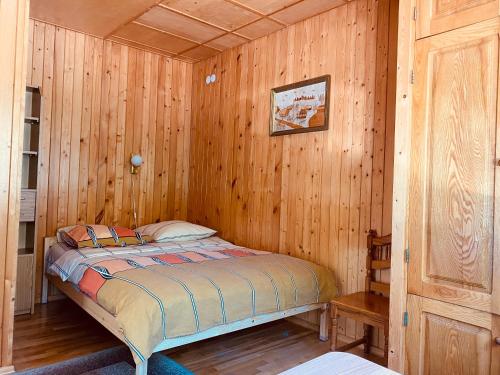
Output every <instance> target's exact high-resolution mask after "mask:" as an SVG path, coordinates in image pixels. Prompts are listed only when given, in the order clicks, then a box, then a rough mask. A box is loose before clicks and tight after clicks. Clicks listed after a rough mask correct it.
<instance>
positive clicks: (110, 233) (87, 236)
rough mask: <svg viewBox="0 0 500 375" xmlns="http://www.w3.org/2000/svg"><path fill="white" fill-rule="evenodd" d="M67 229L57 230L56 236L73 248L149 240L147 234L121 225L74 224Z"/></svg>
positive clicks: (136, 242)
mask: <svg viewBox="0 0 500 375" xmlns="http://www.w3.org/2000/svg"><path fill="white" fill-rule="evenodd" d="M68 229H69V230H59V231H58V236H60V238H61V239H62V240H63V241H64V242H65V243H67V244H68V245H69V246H72V247H75V248H83V247H105V246H127V245H143V244H145V243H147V242H149V241H150V238H148V237H147V236H143V235H142V234H140V233H139V232H135V231H133V230H132V229H128V228H123V227H108V226H106V225H75V226H73V227H69V228H68Z"/></svg>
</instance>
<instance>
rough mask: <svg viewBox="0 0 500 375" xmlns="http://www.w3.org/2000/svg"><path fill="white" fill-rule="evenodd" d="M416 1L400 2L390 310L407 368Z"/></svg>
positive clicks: (397, 353) (396, 362) (399, 364)
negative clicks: (406, 319) (406, 315)
mask: <svg viewBox="0 0 500 375" xmlns="http://www.w3.org/2000/svg"><path fill="white" fill-rule="evenodd" d="M415 6H416V2H415V0H400V1H399V17H398V21H399V23H398V43H397V45H398V47H397V48H398V51H397V73H396V124H395V133H394V182H393V201H392V204H393V209H392V212H393V214H392V260H391V294H390V312H389V368H390V369H392V370H394V371H397V372H400V373H403V372H404V368H405V361H406V358H405V327H404V325H403V320H404V314H405V312H406V298H407V264H406V261H405V258H406V257H405V253H406V250H407V248H408V236H407V233H408V229H409V228H408V220H407V218H408V199H409V185H410V184H409V178H410V175H409V170H410V145H411V123H412V100H413V95H412V94H413V93H412V90H413V86H412V79H413V78H412V76H413V73H412V68H413V59H414V49H415V39H416V34H415V26H416V25H415V21H414V19H413V15H414V9H415Z"/></svg>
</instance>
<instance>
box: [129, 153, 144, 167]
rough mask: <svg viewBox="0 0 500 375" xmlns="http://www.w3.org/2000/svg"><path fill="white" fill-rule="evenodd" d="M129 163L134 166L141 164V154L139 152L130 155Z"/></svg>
mask: <svg viewBox="0 0 500 375" xmlns="http://www.w3.org/2000/svg"><path fill="white" fill-rule="evenodd" d="M130 164H132V165H133V166H134V167H140V166H141V165H142V156H141V155H139V154H136V155H132V157H131V158H130Z"/></svg>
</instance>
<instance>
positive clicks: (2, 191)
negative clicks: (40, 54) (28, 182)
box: [0, 0, 29, 373]
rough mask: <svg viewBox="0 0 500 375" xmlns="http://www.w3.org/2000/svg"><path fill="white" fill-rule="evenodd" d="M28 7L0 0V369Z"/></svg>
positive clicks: (8, 326)
mask: <svg viewBox="0 0 500 375" xmlns="http://www.w3.org/2000/svg"><path fill="white" fill-rule="evenodd" d="M28 12H29V1H27V0H9V1H3V0H0V46H2V48H1V49H0V61H2V78H1V79H0V124H1V129H2V136H1V137H0V165H1V166H2V168H1V169H0V326H1V335H0V373H10V372H12V370H13V367H12V335H13V329H14V327H13V325H14V297H15V286H16V283H15V280H16V269H17V267H16V263H17V241H18V235H19V206H20V193H21V191H20V185H21V152H22V145H23V131H22V129H23V126H24V92H25V85H24V82H25V78H26V59H27V54H26V45H27V41H28Z"/></svg>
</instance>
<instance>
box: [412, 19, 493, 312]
mask: <svg viewBox="0 0 500 375" xmlns="http://www.w3.org/2000/svg"><path fill="white" fill-rule="evenodd" d="M498 32H499V23H498V20H496V19H495V20H490V21H485V22H482V23H480V24H477V25H472V26H468V27H465V28H462V29H459V30H454V31H450V32H447V33H444V34H441V35H437V36H433V37H430V38H426V39H423V40H419V41H417V42H416V46H415V47H416V48H415V81H416V82H415V88H414V94H413V95H414V99H413V108H414V122H413V126H412V129H413V130H412V152H411V172H410V175H411V184H410V186H411V187H410V189H411V191H410V194H411V199H410V210H409V212H410V216H409V221H410V228H411V230H410V233H409V236H408V238H409V247H410V251H411V259H410V263H409V277H408V282H409V285H408V289H409V292H410V293H414V294H418V295H422V296H427V297H431V298H435V299H440V300H444V301H448V302H451V303H457V304H460V305H463V306H468V307H472V308H477V309H480V310H483V311H489V312H496V313H498V314H500V289H499V285H498V284H499V283H500V277H499V276H500V275H499V274H500V269H499V267H498V266H496V267H495V266H494V264H495V262H496V263H498V261H499V259H498V258H499V257H500V252H499V244H498V239H497V237H498V234H497V233H496V230H495V229H496V228H497V227H498V226H497V224H498V221H499V220H498V215H497V214H496V213H497V211H498V210H497V208H496V205H497V200H496V195H497V191H498V188H497V187H496V186H495V184H496V183H498V181H497V180H498V178H496V172H497V170H498V168H499V167H497V166H496V158H497V157H498V156H497V147H498V146H497V145H498V139H497V131H496V129H497V103H498V79H499V77H498V68H499V66H498V56H499V41H498V36H499V34H498ZM497 177H500V176H497Z"/></svg>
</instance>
